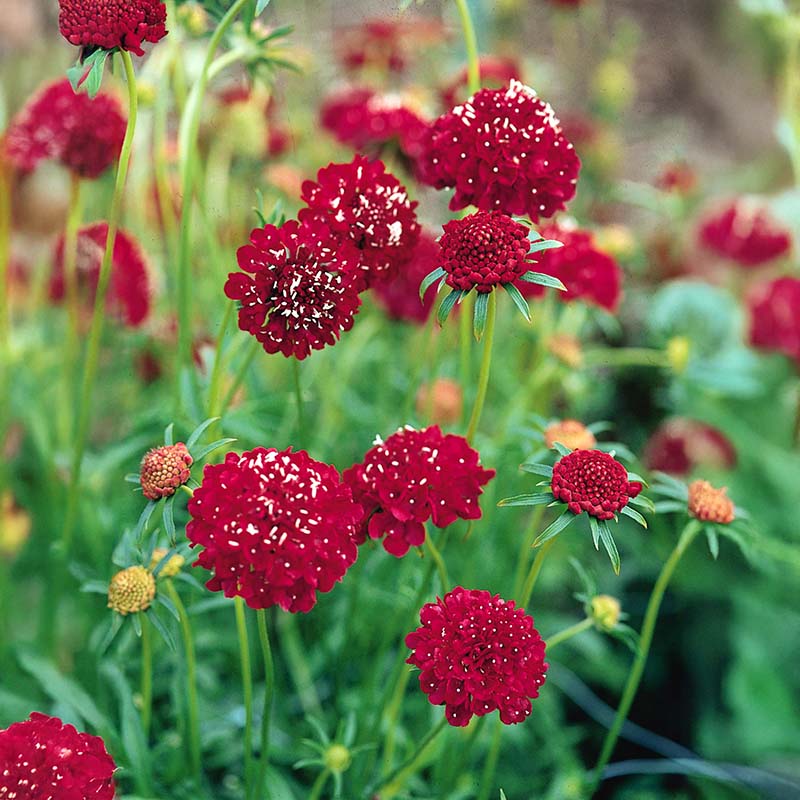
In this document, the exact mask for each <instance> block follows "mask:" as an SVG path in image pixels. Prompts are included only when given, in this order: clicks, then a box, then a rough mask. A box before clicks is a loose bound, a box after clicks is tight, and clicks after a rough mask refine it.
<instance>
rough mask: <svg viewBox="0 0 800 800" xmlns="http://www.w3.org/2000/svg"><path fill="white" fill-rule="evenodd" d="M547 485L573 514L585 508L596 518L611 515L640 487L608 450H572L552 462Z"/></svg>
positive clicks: (637, 491)
mask: <svg viewBox="0 0 800 800" xmlns="http://www.w3.org/2000/svg"><path fill="white" fill-rule="evenodd" d="M550 488H551V489H552V491H553V496H554V497H555V498H556V500H560V501H561V502H562V503H566V504H567V506H568V507H569V510H570V511H571V512H572V513H573V514H580V513H581V512H582V511H585V512H586V513H587V514H589V515H590V516H592V517H596V518H597V519H613V518H614V515H615V514H616V513H617V512H618V511H621V510H622V509H623V508H624V507H625V506H626V505H628V501H629V500H630V499H631V498H633V497H636V496H637V495H638V494H639V493H640V492H641V491H642V484H641V483H639V482H638V481H629V480H628V471H627V470H626V469H625V467H623V466H622V464H620V463H619V461H617V460H616V459H615V458H614V457H613V456H610V455H609V454H608V453H604V452H602V451H601V450H573V451H572V452H571V453H569V454H568V455H566V456H563V457H562V458H560V459H559V460H558V461H557V462H556V464H555V466H554V467H553V478H552V481H551V483H550Z"/></svg>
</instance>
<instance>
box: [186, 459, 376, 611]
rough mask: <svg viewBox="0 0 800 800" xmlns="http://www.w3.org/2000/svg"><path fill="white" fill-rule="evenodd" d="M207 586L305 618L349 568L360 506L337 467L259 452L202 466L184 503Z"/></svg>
mask: <svg viewBox="0 0 800 800" xmlns="http://www.w3.org/2000/svg"><path fill="white" fill-rule="evenodd" d="M188 509H189V514H190V515H191V520H190V521H189V524H188V525H187V526H186V535H187V537H188V539H189V541H190V542H191V545H192V547H200V548H202V550H201V551H200V553H199V555H198V558H197V561H196V562H195V565H199V566H201V567H204V568H205V569H207V570H210V571H212V572H213V575H212V577H211V579H210V580H209V581H208V583H207V584H206V586H207V587H208V588H209V589H211V590H212V591H215V592H217V591H222V592H224V594H225V596H226V597H234V596H239V597H242V598H243V599H244V600H245V602H246V603H247V604H248V605H249V606H250V607H251V608H269V607H270V606H273V605H278V606H280V607H281V608H283V609H284V610H286V611H291V612H298V611H300V612H307V611H310V610H311V609H312V608H313V606H314V604H315V603H316V601H317V592H329V591H330V590H331V589H332V588H333V587H334V585H335V583H336V582H337V581H340V580H341V579H342V577H343V576H344V574H345V572H346V571H347V570H348V569H349V567H350V566H351V565H352V564H353V563H354V562H355V560H356V557H357V555H358V547H357V544H356V535H357V530H358V525H359V524H360V522H361V518H362V514H363V512H362V510H361V506H360V505H359V504H358V503H356V502H354V501H353V498H352V495H351V492H350V489H349V488H348V487H347V486H346V485H344V484H343V483H342V481H341V476H340V475H339V473H338V471H337V470H336V468H335V467H332V466H330V465H328V464H324V463H322V462H320V461H316V460H314V459H312V458H311V457H310V456H309V455H308V453H306V452H305V451H303V450H300V451H297V452H292V451H291V448H289V449H287V450H283V451H278V450H275V449H272V448H270V449H267V448H264V447H257V448H255V449H254V450H249V451H247V452H245V453H242V454H241V455H237V454H236V453H228V455H227V456H226V457H225V461H224V462H223V463H222V464H213V465H207V466H206V467H205V470H204V472H203V482H202V484H201V486H200V487H199V488H198V489H196V490H195V492H194V495H193V496H192V498H191V500H190V501H189V505H188Z"/></svg>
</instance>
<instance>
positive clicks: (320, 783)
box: [308, 768, 331, 800]
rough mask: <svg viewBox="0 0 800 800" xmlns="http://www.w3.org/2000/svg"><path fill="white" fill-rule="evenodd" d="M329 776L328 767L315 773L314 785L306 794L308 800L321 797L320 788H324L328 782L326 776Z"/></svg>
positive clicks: (316, 799)
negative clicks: (317, 773)
mask: <svg viewBox="0 0 800 800" xmlns="http://www.w3.org/2000/svg"><path fill="white" fill-rule="evenodd" d="M330 776H331V771H330V770H329V769H327V768H326V769H324V770H322V772H320V774H319V775H317V779H316V780H315V781H314V785H313V786H312V787H311V794H309V796H308V800H319V799H320V797H322V790H323V789H324V788H325V784H326V783H327V782H328V778H329V777H330Z"/></svg>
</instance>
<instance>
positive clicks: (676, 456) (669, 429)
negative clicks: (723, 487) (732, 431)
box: [642, 417, 736, 475]
mask: <svg viewBox="0 0 800 800" xmlns="http://www.w3.org/2000/svg"><path fill="white" fill-rule="evenodd" d="M642 461H643V462H644V463H645V465H646V466H647V468H648V469H651V470H658V471H659V472H667V473H669V474H670V475H688V474H689V473H690V472H691V471H692V470H693V469H694V468H695V467H714V468H716V469H732V468H733V467H734V466H736V449H735V448H734V446H733V444H732V443H731V441H730V440H729V439H728V437H727V436H725V434H724V433H723V432H722V431H720V430H718V429H717V428H714V427H712V426H711V425H706V423H704V422H698V421H697V420H694V419H686V418H684V417H675V418H674V419H670V420H667V421H666V422H664V423H663V424H662V425H660V426H659V427H658V428H657V429H656V431H655V432H654V433H653V435H652V436H651V437H650V438H649V439H648V441H647V444H646V445H645V447H644V452H643V454H642Z"/></svg>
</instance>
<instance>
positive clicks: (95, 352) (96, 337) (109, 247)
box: [61, 50, 138, 554]
mask: <svg viewBox="0 0 800 800" xmlns="http://www.w3.org/2000/svg"><path fill="white" fill-rule="evenodd" d="M120 57H121V58H122V64H123V66H124V67H125V79H126V81H127V83H128V124H127V127H126V128H125V138H124V139H123V141H122V150H121V151H120V155H119V163H118V165H117V177H116V181H115V183H114V194H113V195H112V198H111V208H110V210H109V214H108V235H107V237H106V249H105V252H104V253H103V261H102V263H101V265H100V275H99V277H98V279H97V294H96V295H95V300H94V311H93V313H92V323H91V327H90V328H89V336H88V344H87V345H86V360H85V362H84V368H83V381H82V383H81V393H80V399H79V401H78V409H77V425H76V429H75V443H74V450H73V456H72V471H71V473H70V481H69V491H68V495H67V507H66V510H65V513H64V527H63V529H62V537H61V538H62V543H63V547H64V554H66V553H67V552H68V551H69V548H70V545H71V544H72V535H73V531H74V528H75V522H76V517H77V512H78V497H79V491H78V489H79V486H80V480H81V469H82V467H83V455H84V451H85V449H86V440H87V437H88V434H89V423H90V421H91V418H92V395H93V393H94V384H95V378H96V376H97V368H98V362H99V358H100V343H101V340H102V337H103V322H104V318H105V307H106V295H107V294H108V285H109V280H110V278H111V265H112V256H113V254H114V242H115V241H116V238H117V228H118V227H119V220H120V216H121V212H122V197H123V194H124V191H125V179H126V178H127V176H128V165H129V163H130V158H131V149H132V148H133V134H134V131H135V130H136V116H137V112H138V100H137V92H136V74H135V72H134V70H133V61H132V60H131V55H130V53H128V52H127V51H125V50H122V51H121V52H120Z"/></svg>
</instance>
